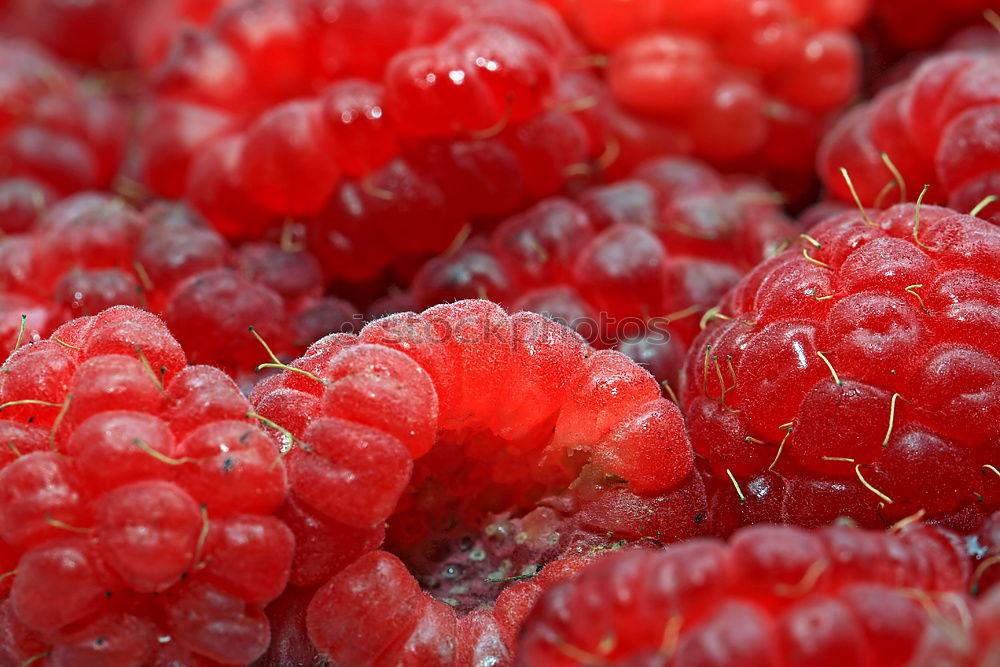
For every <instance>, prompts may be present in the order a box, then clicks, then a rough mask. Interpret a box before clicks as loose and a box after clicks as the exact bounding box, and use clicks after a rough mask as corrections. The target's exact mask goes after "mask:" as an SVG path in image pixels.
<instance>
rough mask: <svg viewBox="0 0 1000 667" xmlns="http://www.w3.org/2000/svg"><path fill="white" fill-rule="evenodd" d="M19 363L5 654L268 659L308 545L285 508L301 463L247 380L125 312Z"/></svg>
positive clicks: (85, 659)
mask: <svg viewBox="0 0 1000 667" xmlns="http://www.w3.org/2000/svg"><path fill="white" fill-rule="evenodd" d="M3 370H4V372H3V374H2V375H0V434H2V439H3V440H4V442H5V444H6V448H5V451H6V453H5V454H4V456H3V459H2V467H0V538H2V545H3V549H4V558H5V560H6V561H7V562H5V565H6V566H8V568H9V569H8V572H7V573H6V574H5V575H4V578H5V579H9V580H10V581H5V585H6V584H9V596H6V595H5V599H4V601H3V602H2V603H0V607H2V609H3V611H2V613H0V619H2V621H0V623H2V625H3V632H0V655H3V656H7V659H5V660H4V662H5V663H6V662H11V661H12V662H11V664H22V663H24V662H25V661H27V660H31V659H32V658H35V659H38V658H37V657H36V656H48V657H50V658H51V660H52V662H53V664H66V665H69V664H80V665H82V664H88V665H89V664H114V665H136V666H138V665H149V664H160V663H159V662H158V660H159V658H158V656H159V655H164V654H165V652H166V653H170V654H174V655H179V656H185V655H186V656H187V658H186V659H185V660H184V661H182V662H181V663H178V664H196V663H195V662H192V661H197V660H199V659H201V660H209V661H215V662H210V663H208V664H217V663H222V664H247V663H249V662H252V661H253V660H254V659H256V658H257V657H258V656H260V655H262V654H263V653H264V651H265V649H266V648H267V646H268V644H269V641H270V630H269V624H268V621H267V619H266V617H265V616H264V613H263V611H262V607H263V605H265V604H267V602H269V601H270V600H272V599H274V598H276V597H278V596H279V595H280V594H281V592H282V591H283V590H284V589H285V585H286V583H287V581H288V575H289V571H290V568H291V563H292V556H293V553H294V538H293V534H292V532H291V530H290V529H289V528H288V526H287V525H286V524H285V523H284V522H283V521H282V520H280V519H278V518H277V517H276V516H275V515H274V512H275V510H277V509H278V508H279V507H280V506H281V504H282V503H283V501H284V497H285V487H286V481H285V480H286V472H285V466H284V464H283V462H282V461H281V459H280V455H279V451H278V450H277V449H276V448H275V447H274V445H273V444H272V442H271V441H270V439H269V438H268V437H267V436H266V435H265V434H264V432H263V431H262V430H261V429H260V427H259V424H258V421H257V419H256V417H255V415H254V414H253V413H252V412H251V411H250V406H249V404H248V403H247V401H246V399H245V398H244V397H243V396H242V394H241V393H240V391H239V389H238V388H237V386H236V385H235V384H234V383H233V381H232V380H231V379H229V378H228V377H227V376H226V375H225V374H224V373H222V371H220V370H218V369H215V368H210V367H207V366H188V365H187V361H186V357H185V354H184V351H183V350H182V349H181V347H180V345H179V344H178V343H177V341H176V340H174V338H173V337H172V336H171V335H170V332H169V331H168V330H167V328H166V327H165V326H164V325H163V323H162V322H161V321H160V320H159V319H157V318H156V317H155V316H153V315H151V314H149V313H147V312H145V311H142V310H138V309H135V308H130V307H124V306H119V307H116V308H111V309H109V310H105V311H103V312H101V313H99V314H97V315H95V316H92V317H86V318H81V319H78V320H73V321H71V322H69V323H67V324H65V325H64V326H63V327H61V328H60V329H59V331H58V332H57V334H56V335H55V336H53V337H52V338H51V339H49V340H43V341H40V342H37V343H31V344H28V345H24V346H22V347H20V348H19V349H18V350H16V351H15V352H14V353H13V354H12V355H11V356H10V358H8V359H7V361H6V363H5V364H4V368H3ZM193 656H199V657H193ZM197 664H201V663H197Z"/></svg>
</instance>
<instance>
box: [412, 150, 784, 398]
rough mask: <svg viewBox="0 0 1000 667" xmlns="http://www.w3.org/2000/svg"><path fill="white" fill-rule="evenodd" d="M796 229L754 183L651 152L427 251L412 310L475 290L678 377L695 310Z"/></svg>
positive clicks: (672, 379)
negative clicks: (436, 253) (438, 250)
mask: <svg viewBox="0 0 1000 667" xmlns="http://www.w3.org/2000/svg"><path fill="white" fill-rule="evenodd" d="M794 237H795V234H794V232H793V228H792V225H791V224H790V222H789V221H788V219H787V218H786V217H785V216H784V215H783V214H782V212H781V210H780V208H779V207H778V205H777V203H776V201H775V197H774V193H773V192H772V191H771V190H770V189H769V188H767V187H766V186H764V185H763V184H761V183H759V182H757V181H755V180H750V179H746V178H729V177H724V176H722V175H720V174H719V173H718V172H716V171H715V170H714V169H712V168H711V167H709V166H708V165H706V164H704V163H701V162H698V161H695V160H690V159H684V158H660V159H656V160H652V161H648V162H645V163H643V164H642V165H640V166H639V167H638V168H637V169H636V170H635V171H634V172H633V174H632V175H631V177H630V178H627V179H624V180H620V181H617V182H615V183H612V184H610V185H601V186H594V187H591V188H588V189H586V190H584V191H583V192H582V193H581V194H580V195H578V196H577V197H576V199H575V201H573V200H569V199H566V198H563V197H555V198H550V199H546V200H544V201H542V202H540V203H539V204H536V205H535V206H533V207H532V208H530V209H528V210H527V211H525V212H522V213H520V214H518V215H515V216H513V217H511V218H508V219H507V220H505V221H504V222H502V223H501V224H500V225H499V226H498V227H497V228H496V229H495V230H494V231H493V232H492V234H491V235H490V236H489V237H486V238H475V239H473V240H471V241H469V242H468V243H466V244H465V245H464V246H463V247H462V248H460V249H459V250H457V251H455V252H453V253H450V254H446V255H443V256H441V257H438V258H436V259H433V260H431V261H430V262H428V263H427V264H425V265H424V266H423V268H421V270H420V271H419V272H418V273H417V275H416V277H415V278H414V281H413V284H412V287H411V295H412V297H413V300H414V302H415V304H416V306H417V307H421V308H426V307H429V306H431V305H433V304H435V303H443V302H447V301H451V300H454V299H456V298H470V297H477V296H478V297H485V298H490V299H493V300H495V301H497V302H499V303H502V304H504V305H506V306H508V307H510V308H512V309H514V310H520V309H524V310H532V311H536V312H542V313H546V314H548V315H550V316H552V317H555V318H557V319H559V320H560V321H563V322H564V323H567V324H569V325H570V326H572V327H574V328H576V329H577V331H579V332H580V333H581V334H582V335H583V336H584V337H585V338H587V339H588V340H589V341H590V342H591V343H592V344H595V345H599V346H601V347H609V346H615V345H617V346H618V348H619V349H620V350H621V351H622V352H625V353H626V354H628V355H629V356H630V357H632V358H634V359H636V360H637V361H640V362H641V363H643V364H644V365H646V366H647V368H648V369H649V370H650V372H652V373H653V375H654V376H656V378H657V379H658V380H661V381H666V382H668V383H669V384H670V385H671V386H672V387H676V386H677V374H678V370H679V368H680V366H681V365H682V363H683V361H682V360H683V355H684V352H685V351H686V350H687V345H688V344H689V343H690V342H691V340H692V339H693V338H694V336H695V335H696V334H697V333H698V331H699V327H698V323H699V320H700V319H701V317H702V316H703V314H704V313H705V312H706V311H708V310H709V309H710V308H711V307H712V306H714V305H715V304H717V303H718V302H719V300H720V299H721V298H722V296H723V295H724V294H725V292H726V290H728V289H729V288H730V287H731V286H732V285H734V284H735V283H736V281H737V280H739V278H740V276H742V275H743V274H745V273H746V272H747V271H749V270H750V269H751V268H753V267H754V266H756V265H757V264H758V263H759V262H761V261H763V260H764V259H766V258H767V257H769V256H770V255H771V254H773V253H774V252H775V251H776V250H777V249H778V248H779V247H780V246H781V245H782V244H786V245H787V243H789V242H790V241H791V240H792V239H793V238H794Z"/></svg>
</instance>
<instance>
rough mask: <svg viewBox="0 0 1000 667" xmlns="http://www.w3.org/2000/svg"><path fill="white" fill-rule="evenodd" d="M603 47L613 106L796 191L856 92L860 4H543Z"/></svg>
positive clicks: (632, 0) (569, 0)
mask: <svg viewBox="0 0 1000 667" xmlns="http://www.w3.org/2000/svg"><path fill="white" fill-rule="evenodd" d="M548 2H549V4H552V5H553V6H555V7H556V8H557V10H558V11H559V12H560V14H562V16H563V17H564V18H565V19H566V21H567V23H568V24H569V25H570V26H571V27H572V28H574V30H575V31H576V33H577V34H579V35H580V36H581V37H582V38H583V40H584V41H585V42H586V43H587V45H588V46H590V47H591V48H593V49H595V50H597V51H599V52H601V53H603V54H606V56H605V57H606V59H607V61H608V66H607V68H606V78H607V81H608V83H609V85H610V87H611V90H612V91H613V92H614V96H615V98H616V99H617V101H618V102H620V103H621V104H622V105H624V106H625V107H626V108H628V109H629V110H631V111H634V112H637V113H639V114H643V115H646V116H647V117H649V118H653V119H655V120H656V121H657V122H658V123H659V124H661V125H663V126H667V127H670V128H673V129H675V131H679V132H680V133H682V134H683V135H685V136H686V137H687V138H689V139H690V141H691V143H692V145H693V150H694V153H695V155H697V156H698V157H701V158H704V159H708V160H711V161H712V162H714V163H716V164H719V165H722V166H726V167H737V168H738V169H740V170H742V171H746V172H754V173H758V174H761V175H766V176H768V177H769V178H770V179H771V180H772V181H773V182H775V183H776V184H777V185H779V187H783V189H787V190H788V191H789V192H790V193H792V194H794V195H795V196H796V197H800V196H802V195H804V194H807V193H808V187H809V185H810V176H809V173H808V172H809V171H810V168H811V166H812V163H813V159H814V156H815V150H816V147H817V145H818V141H819V138H820V135H821V133H822V128H823V127H824V124H825V123H826V120H827V118H828V116H829V115H830V112H832V111H834V110H836V109H838V108H839V107H842V106H843V105H844V104H846V103H847V102H848V101H849V100H850V99H851V97H852V96H853V95H854V93H855V91H856V89H857V87H858V80H859V78H860V60H861V59H860V49H859V46H858V44H857V40H856V39H855V38H854V36H853V35H852V34H851V33H850V32H849V30H848V29H849V28H851V27H852V26H854V25H857V24H858V23H860V22H861V21H862V20H863V18H864V17H865V15H866V14H867V11H868V2H867V1H866V0H851V1H850V2H838V3H823V2H820V3H816V2H786V1H785V0H752V1H751V0H737V1H735V2H718V1H710V2H701V3H697V6H692V7H690V8H681V7H678V6H677V3H676V2H668V1H666V0H628V1H625V2H616V3H607V2H595V1H594V0H560V1H556V0H548Z"/></svg>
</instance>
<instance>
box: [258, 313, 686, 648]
mask: <svg viewBox="0 0 1000 667" xmlns="http://www.w3.org/2000/svg"><path fill="white" fill-rule="evenodd" d="M251 402H252V404H253V405H254V406H255V410H256V411H257V412H258V413H259V414H261V415H262V416H264V417H266V418H268V419H270V420H271V421H272V422H274V424H276V425H280V428H281V430H276V431H274V435H275V437H276V438H278V440H279V441H280V442H281V443H282V446H283V448H285V449H287V450H289V451H288V453H287V454H286V455H285V464H286V466H287V468H288V471H289V485H290V495H289V499H288V500H287V501H286V504H285V506H284V509H283V510H282V516H283V517H284V518H285V521H286V522H287V523H288V524H289V525H290V526H291V527H292V530H293V532H294V533H295V535H296V539H297V545H296V553H295V558H294V560H293V566H292V574H291V582H292V583H293V584H295V585H297V586H304V587H313V588H315V587H316V586H320V588H319V590H318V591H317V592H316V594H315V596H314V597H313V599H312V601H311V602H310V604H309V607H308V613H307V616H306V625H307V628H308V634H309V637H310V638H311V639H312V641H313V643H314V644H315V645H316V646H317V647H318V648H319V649H320V650H321V651H322V652H323V653H325V654H327V655H328V656H330V657H331V658H332V659H333V661H334V662H335V663H337V664H356V665H362V664H373V663H385V662H394V661H397V660H401V661H406V660H415V661H418V662H419V664H479V663H480V662H482V661H488V662H492V663H495V664H505V663H509V661H510V660H511V657H512V652H513V650H514V642H515V637H516V634H517V631H518V628H519V625H520V620H521V618H522V617H523V615H524V614H525V613H526V611H527V609H528V608H529V607H530V606H531V604H532V602H533V600H534V599H535V598H536V597H537V595H538V594H539V592H540V591H541V590H542V589H543V588H544V587H546V586H548V585H550V584H551V583H553V582H554V581H557V580H560V579H562V578H564V577H566V576H568V575H569V574H570V573H571V572H573V571H575V570H576V569H578V567H579V566H580V565H581V564H582V563H584V562H586V561H588V560H589V559H592V558H594V557H596V556H598V555H600V554H601V553H603V552H605V551H607V550H609V549H614V548H616V547H618V546H621V545H624V544H628V543H633V542H637V541H651V542H658V543H664V544H665V543H669V542H672V541H675V540H677V539H681V538H684V537H688V536H690V535H694V534H698V533H700V532H701V529H702V526H703V525H704V518H705V517H704V514H703V507H704V505H703V504H704V500H705V497H704V491H703V488H702V487H701V484H700V479H699V478H698V477H697V475H695V474H693V464H692V457H691V451H690V447H689V445H688V443H687V439H686V435H685V433H684V426H683V422H682V420H681V416H680V413H679V412H678V410H677V409H676V407H675V406H674V405H673V404H672V403H670V402H669V401H667V400H665V399H663V398H661V397H660V389H659V386H658V385H657V383H656V381H655V380H654V379H653V378H652V377H651V376H650V375H649V374H648V373H646V372H645V371H644V370H642V369H641V368H640V367H638V366H637V365H636V364H635V363H633V362H632V361H630V360H629V359H627V358H626V357H624V356H623V355H621V354H619V353H617V352H613V351H596V350H594V349H592V348H591V347H590V346H589V345H588V344H587V343H586V342H585V341H584V340H583V339H582V338H580V337H579V336H578V335H577V334H575V333H574V332H573V331H572V330H570V329H568V328H567V327H564V326H562V325H560V324H557V323H555V322H552V321H550V320H548V319H546V318H545V317H543V316H541V315H537V314H535V313H528V312H521V313H516V314H513V315H508V314H507V313H505V312H504V311H503V310H502V309H500V307H499V306H497V305H496V304H493V303H491V302H488V301H473V300H469V301H459V302H456V303H453V304H448V305H441V306H436V307H434V308H430V309H428V310H426V311H424V312H423V313H419V314H418V313H401V314H397V315H393V316H389V317H386V318H383V319H381V320H377V321H375V322H372V323H370V324H369V325H367V326H366V327H365V328H364V329H363V330H362V331H361V333H360V335H358V336H357V337H353V336H345V335H334V336H330V337H327V338H325V339H323V340H320V341H318V342H317V343H316V344H315V345H313V346H312V348H310V350H309V351H308V352H307V354H306V356H304V357H302V358H301V359H299V360H296V361H295V362H293V364H292V365H291V367H290V368H288V369H287V370H286V371H285V372H284V373H282V374H280V375H276V376H273V377H271V378H267V379H264V380H262V381H261V382H260V383H259V384H258V385H257V386H256V387H255V389H254V392H253V394H252V395H251ZM383 535H384V543H383ZM380 545H381V548H379V547H380ZM536 574H537V575H538V576H537V577H536V576H535V575H536ZM359 638H363V639H359Z"/></svg>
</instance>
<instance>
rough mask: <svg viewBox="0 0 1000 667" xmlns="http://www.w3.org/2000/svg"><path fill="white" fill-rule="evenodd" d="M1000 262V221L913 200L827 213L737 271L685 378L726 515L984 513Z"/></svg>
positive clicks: (802, 518)
mask: <svg viewBox="0 0 1000 667" xmlns="http://www.w3.org/2000/svg"><path fill="white" fill-rule="evenodd" d="M998 267H1000V229H998V228H997V227H995V226H994V225H991V224H989V223H988V222H986V221H984V220H982V219H979V218H975V217H972V216H968V215H963V214H961V213H958V212H956V211H954V210H951V209H947V208H941V207H934V206H922V207H921V206H919V205H911V204H905V205H897V206H893V207H891V208H889V209H887V210H885V211H882V212H877V211H873V210H863V211H862V212H861V213H860V214H859V213H858V212H853V213H846V214H841V215H835V216H833V217H831V218H828V219H826V220H824V221H823V222H821V223H819V224H818V225H816V226H815V227H813V228H812V229H811V230H810V232H809V234H803V235H802V238H801V239H800V242H799V243H798V244H796V247H794V248H790V249H788V250H786V251H785V252H784V253H782V254H781V255H778V256H777V257H774V258H773V259H771V260H768V261H767V262H765V263H763V264H761V265H760V266H758V267H757V268H756V269H754V270H753V271H752V272H751V273H750V274H749V275H747V276H746V277H745V278H744V279H743V280H742V281H741V282H740V283H739V284H738V285H737V286H736V287H734V288H733V289H732V290H731V291H730V292H729V293H728V294H727V296H726V297H725V298H724V299H723V300H722V302H721V303H720V304H719V313H720V314H722V315H724V316H725V318H726V319H721V320H716V321H712V322H709V323H708V326H707V328H706V330H705V331H704V332H702V334H701V335H700V336H699V337H698V339H696V340H695V342H694V343H693V344H692V347H691V349H690V351H689V354H688V357H687V361H686V365H685V370H684V380H683V382H682V385H683V389H682V393H681V400H682V403H683V404H684V407H685V411H686V415H687V424H688V429H689V432H690V435H691V439H692V444H693V446H694V448H695V451H696V452H698V453H699V454H701V455H702V456H703V457H704V458H705V462H706V465H707V474H708V477H709V479H710V480H711V483H710V486H711V487H712V489H714V491H713V492H712V495H713V501H712V503H713V505H714V508H713V511H712V512H711V514H712V516H713V518H714V519H716V520H718V521H719V522H721V523H720V525H718V526H717V530H719V531H721V532H728V531H729V530H732V528H733V527H734V525H739V524H740V523H743V522H757V521H772V522H782V523H785V522H789V523H795V524H805V525H816V524H820V523H824V522H826V521H829V520H832V519H833V518H835V517H836V516H837V515H838V514H848V515H850V516H851V517H853V518H854V519H856V520H857V521H859V522H861V523H863V524H865V525H881V524H883V523H885V522H889V523H891V522H893V521H896V520H898V519H901V518H903V517H905V516H908V515H911V514H914V513H917V512H920V513H923V514H925V515H926V516H927V518H928V519H933V520H935V521H940V522H943V523H946V524H949V525H952V526H954V527H955V528H956V529H959V530H962V531H963V532H971V531H972V530H974V529H975V528H976V527H977V526H978V525H979V524H980V523H981V522H982V520H983V517H984V516H985V515H988V514H989V513H990V512H991V511H993V510H994V509H995V508H996V507H997V506H998V504H1000V494H998V491H1000V486H998V481H1000V476H997V475H994V474H991V473H990V471H991V470H993V469H994V468H995V467H996V460H997V458H998V457H1000V439H998V436H1000V422H998V421H997V419H996V414H997V410H998V409H1000V347H998V343H997V341H998V340H1000V338H998V335H1000V330H998V329H997V326H998V324H997V318H996V313H997V312H998V311H997V309H998V307H1000V268H998Z"/></svg>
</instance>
